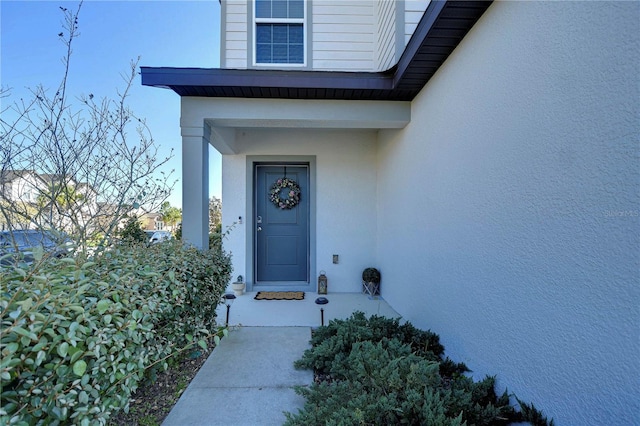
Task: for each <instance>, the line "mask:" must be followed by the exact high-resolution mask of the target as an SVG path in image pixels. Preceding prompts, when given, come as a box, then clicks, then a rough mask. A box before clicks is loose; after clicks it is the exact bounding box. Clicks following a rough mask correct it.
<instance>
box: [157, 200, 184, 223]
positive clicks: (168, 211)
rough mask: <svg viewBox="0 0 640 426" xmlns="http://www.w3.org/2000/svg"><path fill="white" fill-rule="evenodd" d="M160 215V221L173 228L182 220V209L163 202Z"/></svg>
mask: <svg viewBox="0 0 640 426" xmlns="http://www.w3.org/2000/svg"><path fill="white" fill-rule="evenodd" d="M160 215H162V221H163V222H164V223H165V224H166V225H168V226H170V227H171V229H172V230H173V228H174V227H175V226H176V225H177V224H178V222H180V220H182V209H179V208H177V207H172V206H171V203H169V202H168V201H165V202H164V203H162V207H161V208H160Z"/></svg>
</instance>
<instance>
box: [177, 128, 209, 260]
mask: <svg viewBox="0 0 640 426" xmlns="http://www.w3.org/2000/svg"><path fill="white" fill-rule="evenodd" d="M210 133H211V130H210V129H209V126H207V125H206V124H204V123H203V125H202V127H198V128H194V127H182V241H184V242H186V243H188V244H191V245H193V246H195V247H197V248H199V249H201V250H207V249H208V248H209V135H210Z"/></svg>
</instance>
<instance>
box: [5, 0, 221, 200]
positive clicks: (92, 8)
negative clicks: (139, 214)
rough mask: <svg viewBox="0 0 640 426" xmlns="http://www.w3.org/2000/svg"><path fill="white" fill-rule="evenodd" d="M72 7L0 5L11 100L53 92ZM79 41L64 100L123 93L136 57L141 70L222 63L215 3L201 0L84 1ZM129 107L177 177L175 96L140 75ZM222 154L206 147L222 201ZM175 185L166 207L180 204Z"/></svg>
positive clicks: (74, 4)
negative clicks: (62, 37) (66, 11)
mask: <svg viewBox="0 0 640 426" xmlns="http://www.w3.org/2000/svg"><path fill="white" fill-rule="evenodd" d="M77 5H78V2H68V1H25V0H20V1H7V0H2V1H1V2H0V31H1V32H0V35H1V38H0V52H1V53H0V82H1V84H2V87H11V88H12V92H11V93H12V96H11V98H10V99H3V100H2V103H3V107H4V106H6V104H7V103H8V102H11V100H13V99H18V98H20V97H27V96H28V88H29V87H31V88H35V87H36V86H37V85H39V84H42V85H43V86H44V87H45V88H48V89H50V90H51V91H52V92H53V91H55V90H56V89H57V87H58V85H59V83H60V78H61V76H62V70H63V65H62V61H61V58H62V57H63V56H64V54H65V49H64V45H63V44H62V42H61V41H60V40H59V38H58V33H60V32H61V31H62V23H63V20H64V16H63V14H62V12H61V11H60V9H59V7H60V6H63V7H66V8H69V9H71V10H75V9H76V8H77ZM78 24H79V30H80V37H78V38H77V39H76V40H75V41H74V45H73V55H72V58H71V71H70V76H69V82H70V84H71V85H70V89H69V90H70V91H69V93H71V94H72V97H71V98H70V99H71V100H72V101H73V102H74V104H75V102H76V101H75V97H76V96H80V95H81V94H89V93H92V94H93V95H95V96H96V97H104V96H107V97H110V98H115V97H116V90H117V89H119V88H123V80H122V77H121V76H120V74H121V73H126V72H127V71H128V69H129V64H130V62H131V60H134V59H136V58H137V57H138V56H140V57H141V58H140V63H139V65H140V66H171V67H199V68H217V67H218V66H219V59H220V53H219V52H220V50H219V48H220V41H219V39H220V4H219V2H218V1H217V0H203V1H96V0H85V2H84V3H83V5H82V9H81V12H80V17H79V22H78ZM129 106H130V107H131V109H132V110H133V111H134V113H136V114H137V115H138V116H140V117H144V118H145V119H146V121H147V125H148V126H149V127H150V129H151V132H152V135H153V137H154V139H155V141H156V143H157V144H158V145H160V147H161V151H162V153H163V154H164V155H165V156H166V155H167V154H168V153H169V150H170V149H171V148H173V149H174V158H173V159H172V161H171V164H170V165H169V167H168V168H169V169H175V170H176V171H175V172H174V176H175V177H177V178H178V179H180V178H181V161H182V160H181V153H180V150H181V137H180V98H179V96H178V95H176V94H175V93H174V92H173V91H171V90H168V89H158V88H152V87H145V86H142V85H141V84H140V77H139V76H138V77H137V79H136V81H135V84H134V87H133V88H132V91H131V96H130V97H129ZM220 169H221V165H220V156H219V154H218V153H217V152H216V151H215V150H213V149H210V168H209V175H210V181H209V192H210V195H215V196H217V197H218V198H220V195H221V183H220V174H221V172H220ZM181 188H182V187H181V182H178V184H177V185H176V188H175V189H174V192H173V194H172V195H171V197H170V198H169V201H170V202H171V204H172V205H173V206H181V204H182V201H181Z"/></svg>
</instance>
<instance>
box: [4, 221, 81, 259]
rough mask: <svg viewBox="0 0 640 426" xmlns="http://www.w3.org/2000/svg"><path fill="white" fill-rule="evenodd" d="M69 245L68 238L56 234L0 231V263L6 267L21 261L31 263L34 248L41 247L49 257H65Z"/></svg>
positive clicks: (68, 250) (48, 232)
mask: <svg viewBox="0 0 640 426" xmlns="http://www.w3.org/2000/svg"><path fill="white" fill-rule="evenodd" d="M71 245H72V243H71V240H70V239H69V237H67V236H66V235H64V234H62V233H58V232H53V231H41V230H35V229H20V230H14V231H1V232H0V263H2V264H3V265H8V264H12V263H16V262H18V261H21V260H22V261H24V262H26V263H32V262H33V261H34V255H33V249H34V248H35V247H42V249H43V251H44V253H46V254H48V255H51V256H55V257H63V256H67V255H68V254H69V253H70V252H71V248H72V247H71ZM18 253H20V256H19V255H18Z"/></svg>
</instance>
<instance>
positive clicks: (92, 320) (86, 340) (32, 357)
mask: <svg viewBox="0 0 640 426" xmlns="http://www.w3.org/2000/svg"><path fill="white" fill-rule="evenodd" d="M230 272H231V267H230V259H229V257H228V256H227V255H225V254H224V253H221V252H218V253H213V252H200V251H198V250H195V249H190V248H183V247H182V246H181V245H180V244H179V243H177V242H174V243H172V242H167V243H163V244H157V245H155V246H154V247H151V248H148V249H141V248H140V247H137V248H136V247H124V246H120V247H118V248H115V249H113V250H112V251H109V252H106V253H104V254H103V255H102V256H100V257H99V258H97V259H96V260H95V262H85V263H83V264H76V260H75V259H50V260H46V261H44V262H42V263H38V264H35V265H33V266H32V267H31V268H30V269H20V268H17V267H15V268H5V269H3V270H2V277H1V278H0V283H1V284H2V298H1V306H0V308H1V309H2V335H1V342H2V361H1V363H0V376H1V380H2V382H1V383H2V394H1V395H2V408H1V411H0V423H2V424H5V423H11V424H44V423H46V424H63V423H73V424H105V423H106V421H107V419H108V418H109V416H110V415H111V413H113V412H114V411H116V410H119V409H123V408H124V409H127V408H128V403H129V397H130V395H131V393H132V392H134V391H135V390H136V389H137V387H138V385H139V383H140V382H141V381H142V380H144V379H145V378H148V377H152V376H153V373H154V372H155V371H157V370H158V369H163V368H166V367H167V362H168V361H169V360H170V358H171V357H172V356H173V355H175V354H177V353H179V352H180V351H181V350H184V348H185V347H188V346H189V345H191V344H194V343H196V342H198V343H199V344H200V345H206V343H205V339H206V338H208V337H210V336H212V335H216V336H217V335H218V334H219V333H221V330H220V329H218V328H217V326H216V322H215V308H216V305H217V304H218V301H219V299H220V296H221V294H222V292H223V291H224V288H225V286H226V283H227V282H228V280H229V276H230Z"/></svg>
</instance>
